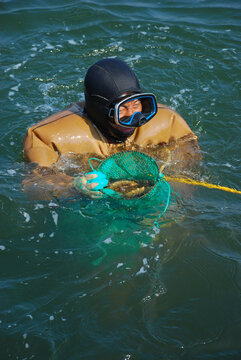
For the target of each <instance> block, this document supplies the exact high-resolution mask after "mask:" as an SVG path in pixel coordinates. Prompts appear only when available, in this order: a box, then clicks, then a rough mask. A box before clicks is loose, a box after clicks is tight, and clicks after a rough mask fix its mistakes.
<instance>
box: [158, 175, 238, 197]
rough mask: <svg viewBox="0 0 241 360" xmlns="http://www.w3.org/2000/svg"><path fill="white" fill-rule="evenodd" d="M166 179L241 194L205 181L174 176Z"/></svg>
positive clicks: (165, 177)
mask: <svg viewBox="0 0 241 360" xmlns="http://www.w3.org/2000/svg"><path fill="white" fill-rule="evenodd" d="M164 179H165V180H167V181H177V182H180V183H185V184H191V185H199V186H204V187H207V188H210V189H218V190H223V191H228V192H232V193H236V194H241V191H239V190H236V189H233V188H228V187H226V186H220V185H214V184H210V183H207V182H205V181H196V180H193V179H189V178H180V177H174V176H164Z"/></svg>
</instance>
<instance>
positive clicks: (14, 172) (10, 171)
mask: <svg viewBox="0 0 241 360" xmlns="http://www.w3.org/2000/svg"><path fill="white" fill-rule="evenodd" d="M7 172H8V173H9V174H10V175H14V174H16V171H15V170H12V169H10V170H7Z"/></svg>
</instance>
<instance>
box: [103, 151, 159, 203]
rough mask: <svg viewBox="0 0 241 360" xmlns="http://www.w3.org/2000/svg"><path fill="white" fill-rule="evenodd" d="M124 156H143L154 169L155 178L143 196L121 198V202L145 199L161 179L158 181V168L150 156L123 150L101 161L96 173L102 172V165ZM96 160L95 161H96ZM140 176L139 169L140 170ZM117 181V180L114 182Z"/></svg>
mask: <svg viewBox="0 0 241 360" xmlns="http://www.w3.org/2000/svg"><path fill="white" fill-rule="evenodd" d="M125 154H130V155H131V154H132V155H133V154H137V156H140V155H141V156H143V157H145V159H146V160H148V161H149V162H150V163H151V164H152V166H154V167H155V170H156V176H155V177H154V175H153V177H154V181H153V184H152V185H150V187H149V189H148V191H147V192H145V193H144V194H143V195H140V196H133V197H130V198H127V197H125V196H122V199H123V200H126V201H136V200H139V199H143V198H145V197H148V196H150V193H151V192H152V191H153V190H154V189H155V187H156V186H157V184H158V182H159V181H160V182H161V179H160V176H159V175H160V173H159V167H158V164H157V162H156V160H155V159H154V158H153V157H151V156H150V155H148V154H146V153H143V152H141V151H136V150H126V151H125V150H124V151H118V152H116V153H114V154H112V155H110V156H108V157H107V158H106V159H104V160H101V162H100V163H99V165H98V166H97V169H96V170H97V171H102V168H103V167H104V165H106V163H107V162H108V161H111V160H113V159H114V158H119V157H121V155H125ZM96 160H97V159H96ZM102 172H103V173H104V174H105V171H102ZM140 174H141V168H140ZM133 180H136V179H135V177H134V176H133ZM116 181H118V180H116Z"/></svg>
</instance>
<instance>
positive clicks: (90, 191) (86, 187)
mask: <svg viewBox="0 0 241 360" xmlns="http://www.w3.org/2000/svg"><path fill="white" fill-rule="evenodd" d="M97 178H98V174H96V173H94V172H93V173H88V174H85V175H83V176H76V177H75V178H74V181H73V186H74V188H75V189H76V190H77V191H79V192H80V193H82V194H84V195H86V196H88V197H90V198H92V199H100V198H102V197H103V194H102V192H100V191H97V190H96V188H98V189H99V182H98V179H97ZM94 179H96V182H94V181H93V180H94Z"/></svg>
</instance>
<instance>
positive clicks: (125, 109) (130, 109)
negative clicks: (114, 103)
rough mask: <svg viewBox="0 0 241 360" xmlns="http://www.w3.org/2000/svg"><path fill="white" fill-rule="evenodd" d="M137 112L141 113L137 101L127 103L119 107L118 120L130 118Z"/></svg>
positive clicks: (138, 101)
mask: <svg viewBox="0 0 241 360" xmlns="http://www.w3.org/2000/svg"><path fill="white" fill-rule="evenodd" d="M137 111H139V112H141V111H142V104H141V101H140V100H139V99H135V100H132V101H128V102H126V103H124V104H123V105H122V106H121V107H120V111H119V113H120V118H123V117H126V116H131V115H133V114H134V113H135V112H137Z"/></svg>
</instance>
